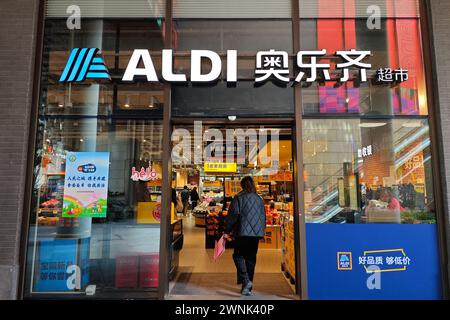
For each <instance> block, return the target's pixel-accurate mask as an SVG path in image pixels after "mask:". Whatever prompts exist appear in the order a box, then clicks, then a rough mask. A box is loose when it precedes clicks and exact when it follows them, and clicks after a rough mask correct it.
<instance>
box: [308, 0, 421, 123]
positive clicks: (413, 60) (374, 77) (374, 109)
mask: <svg viewBox="0 0 450 320" xmlns="http://www.w3.org/2000/svg"><path fill="white" fill-rule="evenodd" d="M300 3H301V7H302V8H303V11H301V26H300V39H301V47H302V50H323V49H325V50H326V52H327V55H326V56H324V57H323V58H322V59H320V61H319V63H323V64H330V65H331V72H330V74H331V79H332V80H333V79H340V78H341V75H342V70H340V69H339V68H338V67H337V64H339V63H342V62H343V59H342V58H340V57H336V55H335V53H336V52H337V51H342V50H351V49H356V50H358V51H370V53H371V55H370V56H369V57H368V58H367V59H365V60H364V62H365V63H368V64H371V68H370V70H369V71H368V81H367V82H363V81H361V80H360V77H358V75H357V73H358V71H357V70H356V69H355V70H353V71H351V75H350V80H349V81H347V82H340V81H337V80H336V81H326V82H323V83H322V84H321V85H319V86H318V85H312V86H305V88H304V90H303V100H304V106H305V107H304V111H303V112H304V113H305V114H336V113H338V114H365V115H426V114H427V113H428V111H427V98H426V90H425V76H424V64H423V54H422V45H421V31H420V23H419V15H418V5H417V1H415V0H407V1H373V3H372V2H371V3H370V4H368V3H367V1H347V0H345V1H344V0H341V1H329V0H318V1H300ZM380 69H382V70H385V69H390V70H391V71H392V74H393V78H394V80H396V81H390V82H383V83H381V82H380V81H379V77H380V75H379V70H380ZM398 70H407V74H408V77H407V78H406V77H405V78H402V80H400V79H401V77H397V76H396V74H397V73H398ZM320 76H321V77H324V76H322V75H320Z"/></svg>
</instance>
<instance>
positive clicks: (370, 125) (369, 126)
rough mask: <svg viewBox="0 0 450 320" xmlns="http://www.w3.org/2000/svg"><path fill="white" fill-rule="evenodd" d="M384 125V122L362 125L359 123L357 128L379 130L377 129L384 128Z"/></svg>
mask: <svg viewBox="0 0 450 320" xmlns="http://www.w3.org/2000/svg"><path fill="white" fill-rule="evenodd" d="M385 125H387V123H386V122H364V123H360V124H359V127H360V128H379V127H384V126H385Z"/></svg>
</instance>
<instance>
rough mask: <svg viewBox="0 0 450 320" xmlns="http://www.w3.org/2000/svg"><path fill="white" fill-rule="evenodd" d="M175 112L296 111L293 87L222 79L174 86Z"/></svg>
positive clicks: (264, 114) (252, 114)
mask: <svg viewBox="0 0 450 320" xmlns="http://www.w3.org/2000/svg"><path fill="white" fill-rule="evenodd" d="M172 110H173V116H176V117H177V116H204V117H212V118H214V117H227V116H242V117H261V118H263V117H283V116H291V115H293V113H294V95H293V91H292V89H290V88H284V87H279V86H277V85H275V84H273V83H270V82H268V83H266V84H265V85H264V86H261V87H255V85H254V83H253V82H250V81H240V82H239V83H237V85H236V86H235V87H229V86H227V85H226V83H223V82H219V83H218V84H217V85H215V86H212V87H210V86H208V87H205V86H193V87H185V86H173V87H172Z"/></svg>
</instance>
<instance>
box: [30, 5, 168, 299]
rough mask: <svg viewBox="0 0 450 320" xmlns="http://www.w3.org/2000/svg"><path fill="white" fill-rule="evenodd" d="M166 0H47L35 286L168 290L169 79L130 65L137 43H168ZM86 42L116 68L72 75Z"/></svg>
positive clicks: (112, 293) (61, 291) (57, 292)
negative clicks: (162, 273) (162, 248)
mask: <svg viewBox="0 0 450 320" xmlns="http://www.w3.org/2000/svg"><path fill="white" fill-rule="evenodd" d="M69 2H70V3H69ZM72 2H75V3H72ZM71 5H75V6H76V7H78V9H80V10H81V17H82V19H81V21H80V26H79V28H78V27H77V26H76V25H75V26H73V25H71V24H70V23H69V22H73V21H72V20H70V21H68V19H67V12H66V9H67V8H68V7H69V6H71ZM124 5H127V7H126V9H127V10H124V8H125V7H124ZM164 7H165V6H164V1H162V2H161V1H151V2H149V1H140V0H132V1H128V2H126V3H125V2H123V1H122V2H118V1H111V2H109V1H97V0H89V1H84V0H80V1H59V0H58V1H52V0H49V1H47V4H46V20H45V31H44V48H43V61H42V74H41V91H40V104H39V115H38V121H39V122H38V130H37V139H36V154H35V161H34V182H33V194H32V207H31V212H30V217H31V218H30V230H29V240H28V250H27V267H26V283H25V296H26V297H34V296H36V295H38V296H40V295H43V294H44V295H51V296H58V297H59V298H61V297H71V296H72V295H71V294H75V295H85V296H87V297H90V296H92V297H107V298H111V297H116V296H117V297H119V298H120V297H122V298H123V297H125V296H126V297H127V298H129V297H136V298H139V297H147V296H155V294H156V290H157V288H158V274H159V240H160V220H161V215H162V211H161V197H162V192H161V185H162V181H161V174H162V111H163V108H164V104H165V101H164V94H163V90H164V88H163V85H159V84H149V83H148V82H146V81H141V80H140V79H136V81H135V82H133V83H131V84H130V83H127V84H124V83H122V81H121V75H122V74H123V72H124V70H125V67H126V64H127V63H128V60H129V58H130V56H131V54H132V51H133V50H134V49H135V48H142V49H148V50H150V51H157V52H158V54H160V50H161V49H162V47H163V37H164V36H163V29H164V19H163V16H162V14H164ZM72 9H74V8H73V6H72ZM78 9H77V8H75V9H74V10H78ZM85 18H86V19H85ZM123 18H127V19H123ZM74 48H97V49H99V51H98V54H97V56H96V58H97V59H101V60H98V61H102V62H103V63H104V65H105V66H106V68H107V71H108V74H109V76H110V78H111V79H99V80H97V79H95V80H94V79H86V80H85V81H72V82H69V83H64V82H61V81H60V78H61V76H62V74H63V72H64V70H65V66H66V63H67V61H68V59H69V56H70V55H71V52H72V50H73V49H74ZM157 59H158V58H157V57H155V60H157ZM159 65H160V63H159ZM97 67H98V66H97ZM74 69H75V67H73V69H71V72H74V71H73V70H74ZM68 293H70V294H69V295H68Z"/></svg>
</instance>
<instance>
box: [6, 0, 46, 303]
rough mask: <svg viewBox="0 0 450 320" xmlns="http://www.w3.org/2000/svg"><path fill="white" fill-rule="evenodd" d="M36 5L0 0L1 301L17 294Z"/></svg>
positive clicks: (33, 1) (25, 0)
mask: <svg viewBox="0 0 450 320" xmlns="http://www.w3.org/2000/svg"><path fill="white" fill-rule="evenodd" d="M38 3H39V1H38V0H1V1H0V299H15V298H17V280H18V274H19V245H20V229H21V222H22V215H23V199H24V187H25V172H26V165H27V163H26V162H27V158H26V157H27V149H28V134H29V127H30V111H31V100H32V91H33V81H32V78H33V69H34V57H35V54H34V48H35V40H36V27H37V17H38Z"/></svg>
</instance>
